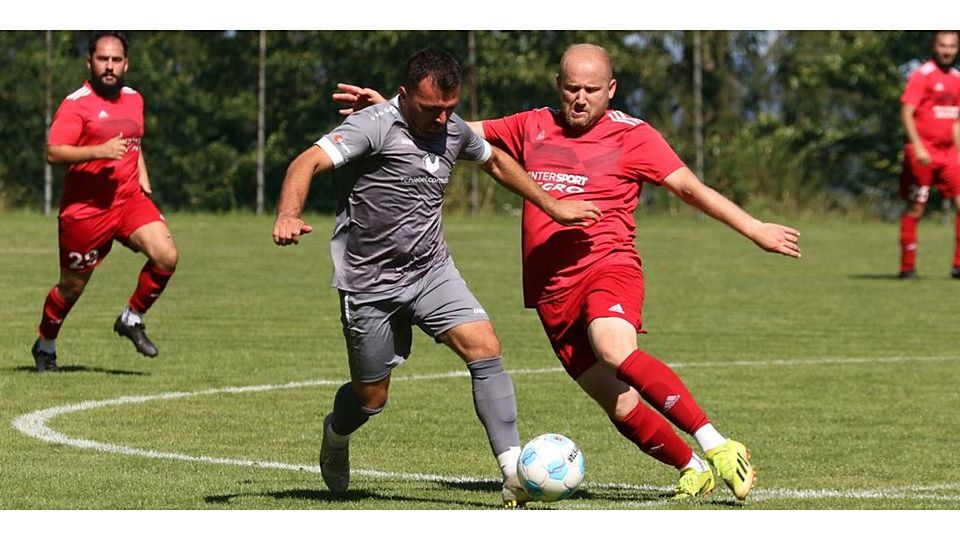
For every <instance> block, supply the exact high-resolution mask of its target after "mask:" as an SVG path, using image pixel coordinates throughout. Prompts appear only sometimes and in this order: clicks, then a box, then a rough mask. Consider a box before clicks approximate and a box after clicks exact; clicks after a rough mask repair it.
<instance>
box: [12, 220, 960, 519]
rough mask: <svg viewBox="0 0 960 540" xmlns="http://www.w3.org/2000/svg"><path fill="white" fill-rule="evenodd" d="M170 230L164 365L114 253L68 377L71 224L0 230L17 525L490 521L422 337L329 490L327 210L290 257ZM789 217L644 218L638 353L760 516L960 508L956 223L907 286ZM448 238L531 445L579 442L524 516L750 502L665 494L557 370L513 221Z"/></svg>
mask: <svg viewBox="0 0 960 540" xmlns="http://www.w3.org/2000/svg"><path fill="white" fill-rule="evenodd" d="M168 217H169V221H170V224H171V228H172V230H173V232H174V237H175V239H176V241H177V243H178V245H179V247H180V250H181V263H180V268H179V270H178V272H177V274H176V276H175V277H174V279H173V281H172V282H171V284H170V286H169V288H168V289H167V292H166V293H165V295H164V296H163V298H161V299H160V301H159V302H158V303H157V304H156V306H155V307H154V309H153V310H152V311H151V312H150V313H149V315H148V317H147V325H148V330H149V333H150V336H151V337H152V338H153V339H154V340H155V341H156V342H157V344H158V346H159V347H160V350H161V353H160V356H159V357H158V358H156V359H154V360H148V359H145V358H143V357H140V356H139V355H137V354H136V353H135V352H134V350H133V347H132V345H131V344H130V343H129V342H127V341H126V340H122V339H120V338H118V337H116V336H115V335H114V334H113V333H112V324H113V320H114V318H115V317H116V316H117V314H118V313H119V311H120V310H121V309H122V307H123V305H124V303H125V302H126V299H127V297H128V296H129V294H130V292H131V290H132V288H133V286H134V281H135V279H136V274H137V272H138V270H139V268H140V266H141V265H142V261H143V259H142V257H141V256H140V255H135V254H131V253H130V252H128V251H127V250H125V249H124V248H122V247H121V246H119V245H117V246H115V248H114V251H113V253H112V254H111V255H110V257H109V258H108V259H107V261H106V262H105V263H104V264H103V265H101V267H100V268H99V269H98V270H97V273H96V274H95V276H94V278H93V279H92V281H91V282H90V285H89V287H88V288H87V292H86V294H85V296H84V297H83V299H82V300H81V301H80V303H79V304H77V306H76V307H75V308H74V310H73V312H72V313H71V314H70V317H69V319H68V320H67V322H66V324H65V325H64V328H63V331H62V332H61V334H60V340H59V342H58V344H59V363H60V365H61V367H62V371H61V372H60V373H55V374H44V375H37V374H35V373H34V372H33V366H32V364H33V362H32V359H31V357H30V354H29V348H30V345H31V344H32V342H33V339H34V337H35V328H36V325H37V322H38V318H39V313H40V308H41V304H42V301H43V298H44V295H45V294H46V292H47V291H48V289H49V288H50V286H51V285H52V284H53V283H54V281H55V280H56V276H57V263H56V260H57V257H56V247H57V244H56V219H55V218H53V217H50V218H44V217H42V216H39V215H33V214H23V213H16V212H15V213H5V214H0V268H2V271H0V299H2V300H0V306H2V309H0V325H2V329H3V330H2V332H0V411H2V419H3V425H2V426H0V449H2V451H0V508H2V509H205V510H219V509H264V510H279V509H311V510H320V509H462V510H468V509H492V508H496V507H498V506H499V500H500V495H499V485H498V483H496V482H495V480H494V479H495V476H496V475H497V474H498V471H497V468H496V464H495V463H494V461H493V459H492V457H491V456H490V455H489V448H488V446H487V443H486V439H485V437H484V436H483V433H482V429H481V427H480V424H479V422H478V421H477V419H476V416H475V414H474V412H473V407H472V403H471V398H470V382H469V378H468V377H467V376H466V370H465V369H464V368H463V366H462V364H461V363H460V361H459V360H457V359H456V357H455V356H454V355H453V354H452V353H451V352H449V351H448V350H446V349H444V348H443V347H442V346H439V345H436V344H434V343H433V342H432V341H431V340H429V339H427V338H426V337H425V336H423V335H422V334H418V335H417V338H416V341H415V343H414V349H413V354H412V357H411V359H410V361H409V362H407V363H406V364H405V365H404V366H402V367H401V368H400V369H398V370H397V371H396V372H395V373H394V377H395V378H394V381H393V385H392V388H391V397H390V402H389V405H388V407H387V409H386V411H385V412H384V413H383V414H382V415H380V416H379V417H377V418H375V419H374V420H372V421H371V422H369V423H368V424H367V425H366V426H365V427H364V428H363V429H362V430H360V431H359V432H358V433H357V435H356V436H355V437H354V439H353V444H352V447H351V458H352V464H353V468H354V476H353V480H352V483H351V491H350V492H349V494H348V495H347V496H346V497H344V498H343V499H337V498H334V497H332V496H331V495H330V493H329V492H328V491H326V488H325V487H324V485H323V481H322V480H321V478H320V475H319V471H318V470H317V468H316V460H317V453H318V448H319V441H320V438H319V434H320V428H321V421H322V418H323V415H324V414H325V413H326V412H327V411H328V410H329V408H330V406H331V404H332V398H333V393H334V391H335V390H336V388H337V386H338V385H339V384H340V383H341V382H342V381H344V380H346V378H347V376H348V371H347V366H346V361H345V358H344V346H343V342H342V336H341V333H340V324H339V313H338V307H337V299H336V293H335V291H334V290H333V289H331V288H330V287H329V280H330V261H329V258H330V257H329V252H328V250H327V238H328V237H329V231H330V229H331V226H332V220H331V219H330V218H329V217H316V216H314V217H313V218H312V220H311V222H312V224H313V225H314V226H315V227H316V230H317V232H315V233H314V234H313V235H310V236H308V237H306V238H305V239H304V241H303V243H301V245H300V246H297V247H288V248H283V249H281V248H277V247H275V246H273V244H272V242H271V240H270V232H271V227H272V219H271V218H269V217H263V218H255V217H252V216H246V215H228V216H212V215H189V214H182V215H171V216H168ZM793 225H796V226H797V227H798V228H800V229H801V231H802V233H803V237H802V240H801V245H802V248H803V250H804V256H803V259H802V260H800V261H794V260H789V259H786V258H784V257H780V256H775V255H770V254H766V253H763V252H761V251H760V250H758V249H756V248H755V247H754V246H753V245H752V244H750V243H749V242H748V241H746V240H744V239H743V238H741V237H740V236H738V235H737V234H735V233H733V232H732V231H730V230H728V229H726V228H725V227H723V226H722V225H720V224H717V223H715V222H713V221H711V220H709V219H694V218H692V217H688V216H687V217H680V218H668V217H654V218H651V217H641V219H640V220H639V230H640V234H639V239H638V245H639V247H640V252H641V255H642V256H643V257H644V261H645V264H644V268H645V272H646V279H647V297H646V298H647V299H646V308H645V310H644V321H645V324H646V327H647V329H648V331H649V334H647V335H644V336H642V337H641V338H640V341H641V347H643V348H644V349H645V350H647V351H649V352H651V353H652V354H654V355H656V356H658V357H659V358H661V359H663V360H664V361H666V362H668V363H670V364H671V365H673V366H674V367H675V369H676V370H677V371H678V373H679V374H680V375H681V377H683V379H684V380H685V381H686V383H687V384H688V386H689V387H690V389H691V390H692V392H693V394H694V396H695V397H696V398H697V399H698V401H699V402H700V404H701V405H702V406H703V408H704V409H705V410H706V412H707V414H708V415H709V416H710V417H711V419H712V420H713V421H714V424H715V425H716V426H717V427H718V428H719V429H720V430H721V432H723V433H725V434H727V435H729V436H732V437H735V438H737V439H740V440H743V441H745V442H747V443H748V445H749V446H750V447H751V450H752V452H753V459H754V463H755V465H756V467H757V469H758V471H759V481H758V487H757V488H756V490H755V491H754V492H753V493H752V495H751V500H750V501H749V503H748V504H747V505H746V508H749V509H755V510H763V509H956V508H958V507H960V497H958V495H957V493H958V491H960V472H958V469H957V468H956V467H954V466H953V465H952V459H951V458H950V456H951V455H952V453H953V451H954V450H955V447H956V443H957V436H956V422H955V413H956V408H957V391H956V386H957V381H958V380H960V355H958V352H957V348H956V345H957V330H958V321H960V319H958V317H960V315H958V312H957V307H958V306H960V303H958V300H957V299H958V298H960V281H958V280H951V279H950V278H949V262H950V255H951V253H952V248H953V246H952V244H953V239H952V226H945V225H943V224H942V223H941V222H940V221H939V220H927V221H925V222H924V223H923V224H922V225H921V231H920V235H921V251H920V268H919V269H920V273H921V275H922V276H923V277H924V279H921V280H919V281H916V282H909V283H902V282H900V281H898V280H896V279H892V277H893V275H894V274H895V271H896V270H897V257H898V248H897V240H896V237H897V230H896V226H895V225H892V224H884V223H851V222H845V221H841V220H837V219H822V220H817V221H807V222H803V223H796V224H793ZM446 228H447V241H448V243H449V245H450V246H451V249H452V251H453V252H454V256H455V258H456V261H457V264H458V266H459V267H460V270H461V272H462V273H463V274H464V276H465V278H466V279H467V282H468V283H469V284H470V285H471V287H472V289H473V291H474V292H475V294H476V295H477V296H478V297H479V298H480V300H481V301H482V302H483V303H484V304H485V307H486V308H487V311H488V312H489V313H490V315H491V317H492V320H493V322H494V326H495V328H496V329H497V332H498V335H499V336H500V338H501V340H502V343H503V348H504V353H505V361H506V364H507V367H508V369H509V370H510V371H512V372H513V380H514V385H515V387H516V391H517V399H518V406H519V411H520V432H521V438H522V439H524V440H526V439H530V438H532V437H534V436H536V435H538V434H540V433H545V432H559V433H564V434H566V435H568V436H569V437H571V438H572V439H573V440H575V441H576V442H577V443H578V444H579V446H580V447H581V449H582V450H583V452H584V454H585V457H586V463H587V476H586V481H585V485H584V487H583V488H582V490H581V491H580V492H579V493H578V494H577V495H575V496H574V497H573V498H572V499H570V500H567V501H563V502H561V503H557V504H553V505H547V504H540V505H533V506H532V507H533V508H561V509H598V510H599V509H637V508H654V509H676V508H689V507H691V506H692V507H694V508H697V509H700V510H705V509H731V508H738V507H740V506H739V505H737V504H735V503H734V501H733V498H732V496H731V495H730V494H729V491H727V490H726V489H725V488H724V487H723V486H718V490H717V491H716V492H715V493H714V494H713V496H711V497H710V498H708V499H706V500H705V501H704V502H702V503H700V504H696V505H690V504H686V505H681V504H674V503H671V502H670V501H669V500H667V496H668V493H669V491H670V489H671V488H672V485H673V483H674V481H675V480H676V472H675V471H674V470H672V469H669V468H668V467H666V466H664V465H661V464H659V463H658V462H656V461H654V460H653V459H651V458H649V457H647V456H645V455H643V454H641V453H640V452H639V451H638V450H637V449H636V448H635V447H634V446H632V444H630V443H629V442H627V441H626V440H624V439H623V438H621V437H620V436H619V435H618V434H617V432H616V431H615V429H614V428H613V426H612V425H611V424H610V423H609V422H608V421H607V420H606V418H605V416H604V415H603V414H602V413H601V411H600V410H599V408H597V407H596V406H595V405H594V404H593V403H592V402H591V401H590V400H589V398H587V397H586V396H585V395H584V394H582V393H581V392H580V391H579V389H578V388H577V387H576V385H575V384H574V383H573V382H572V381H571V380H569V379H568V378H567V376H566V375H565V374H564V373H563V372H561V371H560V370H559V368H558V366H559V364H558V363H557V361H556V360H555V358H554V357H553V354H552V352H551V351H550V348H549V345H548V343H547V340H546V338H545V337H544V335H543V334H542V331H541V329H540V326H539V323H538V321H537V318H536V315H535V313H533V312H531V311H528V310H524V309H522V307H521V302H520V289H519V283H520V263H519V222H518V220H516V219H511V218H506V217H503V218H490V219H483V220H478V221H472V220H468V219H449V220H447V222H446ZM136 396H140V397H141V398H142V399H135V397H136ZM78 404H80V405H78ZM39 411H47V412H48V414H47V416H43V413H41V412H39ZM24 415H27V416H24ZM24 418H25V420H24ZM17 419H21V425H22V426H23V428H24V430H26V432H29V433H32V434H33V435H28V433H26V432H24V431H23V430H21V429H18V428H17V427H15V425H14V423H15V422H16V421H17ZM38 436H43V437H47V439H46V440H44V439H41V438H38ZM51 441H53V442H51Z"/></svg>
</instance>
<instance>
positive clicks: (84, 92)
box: [66, 86, 93, 101]
mask: <svg viewBox="0 0 960 540" xmlns="http://www.w3.org/2000/svg"><path fill="white" fill-rule="evenodd" d="M92 92H93V91H92V90H90V89H89V88H87V87H86V86H81V87H80V88H77V89H76V90H74V92H73V93H72V94H70V95H69V96H67V97H66V99H69V100H71V101H76V100H78V99H80V98H82V97H84V96H89V95H90V94H91V93H92Z"/></svg>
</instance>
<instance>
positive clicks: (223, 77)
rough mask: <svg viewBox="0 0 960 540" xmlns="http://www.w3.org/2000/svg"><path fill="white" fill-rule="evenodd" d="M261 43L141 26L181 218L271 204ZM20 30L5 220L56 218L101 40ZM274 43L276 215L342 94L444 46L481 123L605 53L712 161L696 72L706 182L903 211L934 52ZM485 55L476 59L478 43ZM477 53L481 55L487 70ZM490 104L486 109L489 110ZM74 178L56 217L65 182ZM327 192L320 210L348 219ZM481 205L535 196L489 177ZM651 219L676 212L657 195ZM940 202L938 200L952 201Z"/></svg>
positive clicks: (896, 41) (312, 39)
mask: <svg viewBox="0 0 960 540" xmlns="http://www.w3.org/2000/svg"><path fill="white" fill-rule="evenodd" d="M259 34H260V33H259V32H258V31H236V32H234V31H205V32H198V31H136V32H130V33H129V37H130V41H131V46H130V51H129V58H130V70H129V72H128V74H127V84H128V85H130V86H132V87H134V88H137V89H138V90H140V91H141V92H142V93H143V95H144V99H145V103H146V122H147V126H146V127H147V135H146V137H145V140H144V153H145V156H146V159H147V163H148V165H149V167H150V171H151V180H152V182H153V184H154V192H155V196H154V197H155V199H156V200H157V201H158V202H159V204H160V205H161V207H162V208H163V209H165V210H189V211H213V212H229V211H252V210H253V209H254V208H255V201H256V171H257V112H258V106H257V90H258V65H259V63H258V58H259V56H258V55H259V38H260V35H259ZM51 35H52V47H51V56H50V58H51V61H50V63H49V66H48V64H47V61H46V56H47V45H46V32H44V31H5V32H0V55H2V58H3V66H4V68H5V69H3V70H0V140H2V141H3V144H2V145H0V209H3V208H17V207H26V208H31V209H40V208H42V207H43V184H44V152H45V146H44V145H45V115H44V93H45V87H46V84H45V81H46V76H47V73H48V72H49V74H50V76H51V77H52V79H51V80H52V89H53V91H52V98H53V108H54V110H55V109H56V107H57V105H58V104H59V103H60V101H61V100H62V99H63V97H64V96H66V95H67V94H69V93H70V92H72V91H73V90H74V89H76V88H77V87H79V86H80V85H81V84H82V83H83V81H84V80H85V79H86V78H87V75H88V72H87V68H86V64H85V59H86V53H87V40H88V39H89V35H90V33H89V32H81V31H54V32H52V33H51ZM697 37H698V39H699V43H700V47H701V55H700V58H701V60H700V62H699V64H695V60H694V54H693V47H694V45H693V44H694V32H691V31H686V32H685V31H269V32H267V33H266V63H265V73H266V108H265V119H266V128H265V135H266V137H265V165H264V171H265V174H264V177H265V190H264V193H265V206H266V209H267V211H271V210H272V208H273V205H274V204H275V201H276V197H277V195H278V192H279V187H280V183H281V182H282V180H283V175H284V172H285V170H286V166H287V164H288V163H289V162H290V160H291V159H292V158H293V157H295V156H296V155H297V154H298V153H299V152H301V151H302V150H303V149H305V148H307V147H308V146H309V145H310V144H312V143H313V142H314V141H315V140H316V139H318V138H319V137H320V136H321V135H323V134H324V133H326V132H327V131H329V130H330V129H332V128H333V127H334V126H336V125H337V124H338V123H339V122H340V121H341V119H342V118H341V117H340V116H339V115H338V113H337V108H338V107H337V105H336V104H334V103H333V102H332V101H331V99H330V96H331V94H332V93H333V92H334V91H335V85H336V83H337V82H340V81H345V82H352V83H356V84H360V85H363V86H370V87H373V88H378V89H380V90H382V91H383V92H384V94H388V93H390V92H393V91H395V89H396V87H397V85H398V83H399V81H400V74H401V71H402V69H403V66H404V63H405V61H406V58H407V57H408V56H409V55H410V54H412V53H413V52H415V51H416V50H418V49H420V48H423V47H427V46H431V47H440V48H444V49H447V50H449V51H451V52H452V53H453V54H454V55H455V56H456V57H457V58H458V59H460V61H461V63H462V64H463V65H464V68H465V75H469V72H470V70H471V69H475V71H474V73H475V91H474V87H473V85H472V84H470V83H469V81H470V79H469V76H465V79H464V80H465V85H464V90H463V100H462V102H461V106H460V109H459V113H460V115H461V116H463V117H464V118H467V119H472V117H473V116H474V115H476V116H477V117H479V118H490V117H497V116H503V115H507V114H510V113H514V112H518V111H521V110H525V109H529V108H532V107H542V106H555V105H556V103H557V98H556V90H555V86H554V75H555V73H556V66H557V62H558V60H559V58H560V55H561V53H562V52H563V50H564V49H565V48H566V47H567V46H568V45H569V44H571V43H576V42H592V43H596V44H599V45H602V46H604V47H605V48H606V49H607V50H608V51H609V52H610V55H611V57H612V59H613V63H614V75H615V77H616V78H617V80H618V82H619V89H618V92H617V95H616V98H615V99H614V102H613V106H614V107H615V108H618V109H620V110H623V111H625V112H627V113H629V114H632V115H634V116H637V117H640V118H643V119H644V120H646V121H648V122H649V123H650V124H652V125H653V126H654V127H656V128H657V129H658V130H660V131H661V132H662V133H663V134H664V136H665V137H666V138H667V140H668V141H670V143H671V144H672V145H673V146H674V148H675V149H676V150H677V152H678V153H679V154H680V155H681V157H683V158H684V159H685V160H686V161H687V163H688V164H690V165H691V168H693V167H694V163H695V152H696V148H695V141H696V137H695V129H696V122H695V114H694V113H695V110H694V107H695V99H694V94H695V92H694V82H693V81H694V77H693V73H694V69H695V65H699V66H700V71H701V73H702V81H703V84H702V89H703V90H702V96H703V106H702V115H703V135H704V146H703V155H704V168H703V179H704V181H705V182H707V183H708V184H710V185H712V186H714V187H716V188H717V189H719V190H720V191H722V192H723V193H725V194H727V195H728V196H730V197H731V198H732V199H734V200H735V201H737V202H738V203H740V204H743V205H745V206H747V207H752V208H754V209H761V210H768V211H774V212H784V213H812V214H817V213H834V212H836V213H843V214H847V215H849V214H856V215H864V216H882V217H890V216H892V215H895V214H896V212H897V211H898V210H897V209H898V208H899V203H898V202H897V200H896V197H895V195H896V183H897V174H898V172H899V159H900V152H901V147H902V139H903V133H902V128H901V127H900V123H899V102H898V97H899V94H900V92H901V90H902V87H903V84H904V82H905V78H906V75H907V74H908V73H909V71H910V70H911V69H913V68H914V67H916V66H917V65H919V63H920V62H922V61H923V60H925V59H926V58H927V57H928V56H929V51H930V43H931V39H932V34H931V33H929V32H905V31H904V32H899V31H895V32H894V31H886V32H869V31H701V32H699V36H697ZM471 41H472V43H473V47H471V46H470V43H471ZM471 59H475V62H471ZM472 94H475V95H476V96H475V97H476V101H475V103H476V105H475V110H472V109H474V107H471V99H472ZM472 169H473V167H472V166H469V165H463V166H459V167H458V169H457V171H456V173H455V176H456V178H455V179H454V181H453V182H451V184H450V186H449V191H448V198H447V206H448V208H449V210H451V211H469V210H470V208H471V189H472V188H471V185H472V182H471V180H470V179H471V177H472V175H473V174H475V173H474V172H473V170H472ZM62 176H63V175H62V171H60V170H56V169H55V170H54V175H53V178H54V192H53V195H54V197H53V200H54V208H56V201H57V200H58V199H59V194H60V187H61V186H62ZM326 185H327V182H325V179H323V178H318V179H317V180H316V181H315V182H314V187H313V190H312V194H311V198H310V200H309V201H308V204H309V207H310V208H311V209H313V210H319V211H330V210H331V209H332V207H333V203H332V194H331V191H330V190H329V189H326V187H325V186H326ZM476 186H477V187H476V193H477V195H478V198H477V199H476V200H475V202H474V204H476V205H478V207H479V210H480V211H481V212H503V211H507V212H515V209H516V207H517V199H516V197H515V196H513V195H512V194H510V193H507V192H506V191H505V190H503V189H501V188H499V186H496V185H495V183H494V182H493V181H492V180H490V179H488V178H486V177H485V176H484V175H482V174H480V177H479V180H478V181H477V182H476ZM643 200H644V208H645V209H646V210H647V211H653V212H657V211H668V212H669V211H676V208H677V203H676V201H675V200H673V199H672V198H670V197H667V195H666V193H665V190H662V189H646V190H645V191H644V197H643ZM935 207H936V205H931V208H935Z"/></svg>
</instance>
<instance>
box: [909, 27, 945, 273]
mask: <svg viewBox="0 0 960 540" xmlns="http://www.w3.org/2000/svg"><path fill="white" fill-rule="evenodd" d="M957 50H958V36H957V32H956V31H949V32H947V31H941V32H937V33H936V34H935V35H934V39H933V58H931V59H930V60H928V61H927V62H925V63H924V64H923V65H921V66H920V67H919V68H917V69H916V70H915V71H914V72H913V73H911V74H910V77H909V78H908V80H907V86H906V88H904V90H903V94H902V95H901V96H900V103H901V107H900V119H901V121H902V122H903V130H904V131H905V132H906V135H907V142H906V144H905V145H904V149H903V153H904V156H903V172H902V173H901V174H900V196H901V197H903V199H904V200H905V201H906V202H907V208H906V210H905V211H904V212H903V215H901V216H900V278H901V279H916V278H917V277H918V276H917V268H916V265H917V225H918V223H919V222H920V218H921V217H923V212H924V210H925V209H926V205H927V200H928V199H929V197H930V188H931V187H936V188H937V189H938V190H940V195H942V196H943V197H944V198H946V199H950V200H952V201H953V207H954V209H955V210H956V211H957V217H956V221H955V222H954V226H955V228H956V248H955V249H954V253H953V270H952V273H951V275H952V276H953V277H954V278H957V279H960V154H958V152H957V148H958V147H960V123H958V117H960V114H958V113H960V71H958V70H957V69H955V68H954V67H953V63H954V61H955V60H956V59H957Z"/></svg>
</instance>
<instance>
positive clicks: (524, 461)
mask: <svg viewBox="0 0 960 540" xmlns="http://www.w3.org/2000/svg"><path fill="white" fill-rule="evenodd" d="M585 471H586V469H584V463H583V452H581V451H580V449H579V448H577V445H576V444H574V443H573V441H571V440H570V439H568V438H566V437H564V436H563V435H557V434H556V433H547V434H544V435H540V436H539V437H537V438H535V439H533V440H531V441H530V442H528V443H527V444H526V445H524V447H523V450H521V451H520V459H519V460H518V461H517V474H518V475H519V477H520V484H521V485H522V486H523V488H524V489H525V490H526V491H527V493H529V494H530V496H531V497H532V498H533V499H534V500H536V501H545V502H554V501H559V500H562V499H566V498H567V497H569V496H571V495H573V493H574V492H575V491H577V488H578V487H579V486H580V482H582V481H583V474H584V472H585Z"/></svg>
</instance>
